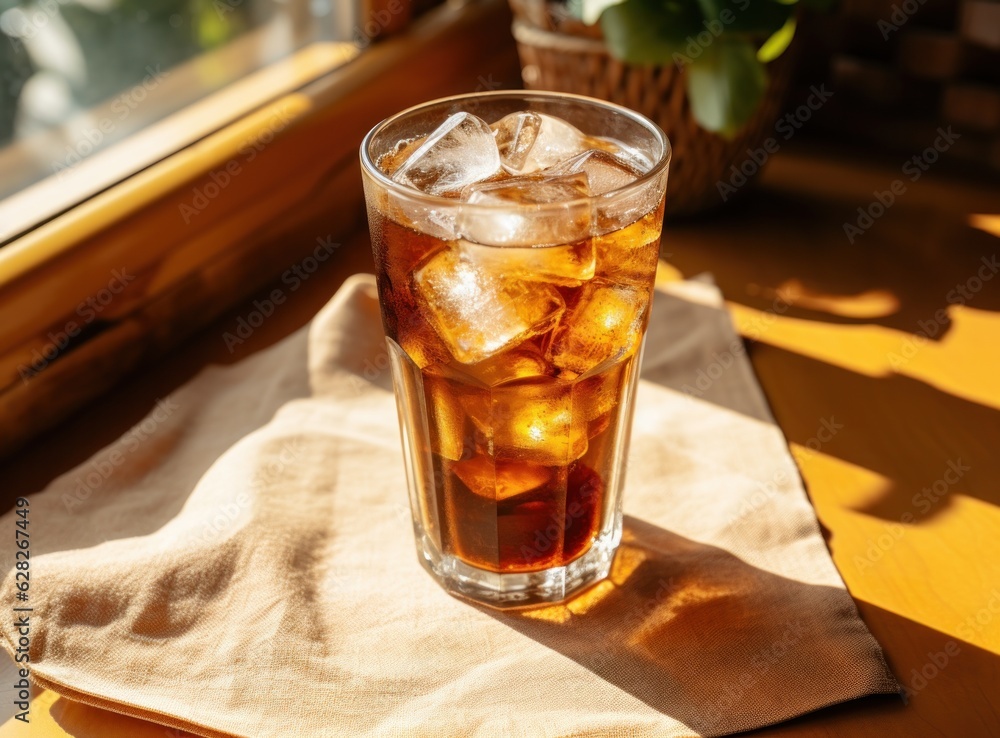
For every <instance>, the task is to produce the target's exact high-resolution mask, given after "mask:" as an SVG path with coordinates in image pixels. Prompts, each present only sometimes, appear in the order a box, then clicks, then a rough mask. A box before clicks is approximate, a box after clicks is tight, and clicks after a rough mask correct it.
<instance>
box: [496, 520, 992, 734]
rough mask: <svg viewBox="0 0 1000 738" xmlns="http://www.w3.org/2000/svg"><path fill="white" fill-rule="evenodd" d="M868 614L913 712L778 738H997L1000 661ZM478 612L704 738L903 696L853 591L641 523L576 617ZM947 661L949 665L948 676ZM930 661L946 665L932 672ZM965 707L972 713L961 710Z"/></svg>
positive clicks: (885, 710) (577, 603)
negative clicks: (771, 569)
mask: <svg viewBox="0 0 1000 738" xmlns="http://www.w3.org/2000/svg"><path fill="white" fill-rule="evenodd" d="M984 597H985V598H986V599H988V597H989V595H988V594H984ZM984 601H985V600H984ZM861 607H862V613H863V615H864V618H865V621H867V623H868V625H869V626H870V628H871V631H872V632H873V633H874V635H875V636H876V637H877V638H878V639H879V641H880V643H881V644H883V646H884V647H885V648H886V650H887V653H888V656H889V662H890V664H891V666H892V668H893V670H894V671H895V673H896V674H897V675H899V677H900V680H901V681H902V683H903V684H905V685H906V686H907V687H908V688H910V689H911V690H912V691H913V694H912V695H911V698H912V699H913V705H911V706H910V707H909V708H907V707H904V704H903V702H902V701H901V700H900V699H899V698H898V697H896V696H895V695H892V696H888V697H887V696H881V697H868V698H865V699H863V700H860V701H859V702H858V703H857V705H855V703H853V702H852V703H851V704H849V705H843V706H841V707H839V708H830V709H825V710H823V711H822V712H821V713H819V714H818V715H817V716H816V717H814V718H808V719H805V718H804V719H802V720H800V721H797V722H796V723H793V724H792V725H790V726H788V729H787V730H782V731H778V732H780V733H781V734H783V735H795V734H803V735H804V734H809V735H815V729H816V726H817V723H818V722H820V721H828V720H836V721H837V725H838V727H839V726H841V725H843V726H855V727H856V728H857V730H856V732H849V733H847V734H861V733H865V734H878V731H877V730H871V728H872V727H873V726H877V725H884V726H886V729H889V730H890V732H891V733H892V734H896V735H901V734H904V733H906V726H910V727H911V728H912V731H913V732H909V733H907V734H910V735H918V734H923V733H922V732H921V731H924V730H927V727H928V724H931V725H934V724H936V725H937V727H938V728H939V729H940V730H941V731H944V732H947V731H949V730H950V731H952V732H950V733H949V734H951V735H987V734H989V732H988V730H986V728H987V726H988V723H989V720H990V716H991V715H993V717H994V718H995V717H996V716H995V714H994V713H993V712H992V707H991V705H990V701H989V698H988V697H987V695H986V694H985V693H983V692H982V691H979V693H978V694H977V693H976V690H975V687H974V685H976V684H977V683H978V684H984V685H985V684H989V683H995V680H996V678H997V676H998V673H1000V658H998V657H997V656H996V655H994V654H991V653H990V652H988V651H985V650H983V649H980V648H978V647H976V646H973V645H971V644H969V643H967V642H964V641H962V640H959V639H955V638H951V637H949V636H947V635H945V634H942V633H940V632H938V631H936V630H934V629H932V628H928V627H926V626H923V625H921V624H919V623H916V622H913V621H911V620H908V619H906V618H903V617H900V616H899V615H896V614H894V613H890V612H888V611H886V610H883V609H881V608H878V607H875V606H872V605H867V604H865V603H861ZM481 609H482V610H483V611H484V612H487V613H488V614H489V615H491V616H492V617H494V618H496V619H497V620H499V621H501V622H503V623H505V624H507V625H508V626H510V627H511V628H513V629H515V630H517V631H518V632H520V633H522V634H524V635H526V636H528V637H529V638H531V639H533V640H535V641H537V642H538V643H541V644H542V645H544V646H546V647H548V648H551V649H552V650H553V651H556V652H558V653H560V654H562V655H563V656H565V657H567V658H570V659H572V660H573V661H575V662H577V663H578V664H580V665H581V666H583V667H585V668H587V669H589V670H590V671H592V672H593V673H594V674H596V675H598V676H599V677H601V678H602V679H603V680H605V681H606V682H608V683H610V684H612V685H614V686H616V687H618V688H619V689H621V690H622V691H624V692H627V693H628V694H629V695H631V696H633V697H635V698H636V699H639V700H641V701H643V702H645V703H646V704H647V705H649V706H650V707H652V708H654V709H655V710H657V711H658V712H661V713H663V714H665V715H668V716H670V717H672V718H674V719H675V720H678V721H680V722H681V723H684V724H685V725H687V726H688V727H690V728H692V729H693V730H696V731H698V732H699V733H701V734H704V735H719V734H726V733H729V732H736V731H740V730H748V729H751V728H753V727H754V726H759V725H767V724H771V723H776V722H780V721H783V720H788V719H790V718H793V717H795V716H797V715H802V714H804V713H809V712H812V711H814V710H817V709H820V708H827V707H828V706H830V705H833V704H836V703H840V702H844V701H847V700H852V699H854V698H856V697H859V696H862V695H873V694H878V693H889V692H892V691H893V684H892V682H891V680H890V677H889V675H888V673H887V672H885V671H884V670H883V667H882V665H881V663H880V661H879V656H878V653H877V652H876V651H875V650H873V649H874V647H875V645H874V643H873V642H872V641H871V640H870V639H869V638H868V636H867V634H866V633H865V632H864V625H863V624H862V622H861V620H860V619H858V618H857V616H856V615H855V607H854V605H853V603H852V600H851V598H850V596H849V595H848V593H847V592H846V591H845V590H843V589H840V588H835V587H826V586H816V585H808V584H803V583H801V582H797V581H793V580H790V579H786V578H784V577H780V576H776V575H774V574H771V573H768V572H765V571H762V570H761V569H758V568H756V567H754V566H751V565H749V564H747V563H745V562H743V561H742V560H740V559H739V558H737V557H735V556H733V555H732V554H730V553H728V552H726V551H723V550H722V549H719V548H716V547H713V546H708V545H704V544H701V543H696V542H694V541H691V540H688V539H686V538H683V537H681V536H678V535H675V534H673V533H670V532H668V531H665V530H662V529H660V528H657V527H656V526H653V525H650V524H648V523H644V522H643V521H641V520H637V519H635V518H630V517H626V519H625V535H624V539H623V543H622V546H621V549H620V551H619V554H618V556H617V558H616V560H615V564H614V568H613V571H612V575H611V577H610V578H609V580H606V581H605V582H602V583H599V584H597V585H595V586H594V587H592V588H590V589H589V590H587V591H586V592H584V593H582V594H581V595H579V596H578V597H576V598H575V599H574V600H572V601H570V602H569V603H567V604H566V605H554V606H550V607H545V608H541V609H535V610H525V611H515V612H506V613H504V612H498V611H495V610H491V609H488V608H481ZM969 615H970V616H972V615H974V614H973V613H969ZM940 653H945V654H952V655H950V656H946V657H945V662H946V663H944V665H940V664H941V660H940V659H941V656H940V655H939V654H940ZM931 659H937V660H938V661H937V663H938V666H936V667H935V666H932V667H927V666H926V665H927V663H931V661H930V660H931ZM952 664H956V665H958V666H953V665H952ZM914 669H915V670H916V672H914V671H913V670H914ZM921 671H923V674H929V675H931V676H929V677H928V676H922V675H921V673H920V672H921ZM958 695H961V699H962V701H963V705H964V707H963V710H962V711H961V712H962V714H956V713H955V711H954V710H952V706H953V705H954V704H955V703H956V702H955V701H956V700H957V699H958ZM855 710H857V714H854V711H855ZM825 727H827V728H828V727H829V726H825ZM845 729H846V728H845ZM866 729H867V730H870V731H871V732H870V733H869V732H866ZM956 729H957V732H955V731H956ZM796 731H798V732H796ZM984 731H985V732H984ZM825 734H827V733H824V735H825Z"/></svg>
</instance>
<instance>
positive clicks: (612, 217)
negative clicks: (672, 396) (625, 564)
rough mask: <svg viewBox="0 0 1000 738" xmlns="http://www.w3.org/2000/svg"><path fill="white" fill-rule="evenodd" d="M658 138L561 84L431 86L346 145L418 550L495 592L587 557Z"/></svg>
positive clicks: (547, 593)
mask: <svg viewBox="0 0 1000 738" xmlns="http://www.w3.org/2000/svg"><path fill="white" fill-rule="evenodd" d="M669 160H670V144H669V142H668V141H667V139H666V137H665V136H664V134H663V132H662V131H661V130H660V129H659V128H658V127H657V126H656V125H655V124H654V123H652V122H650V121H649V120H647V119H646V118H644V117H642V116H641V115H639V114H637V113H634V112H632V111H630V110H627V109H625V108H622V107H619V106H616V105H612V104H610V103H606V102H601V101H598V100H592V99H589V98H585V97H579V96H574V95H564V94H556V93H544V92H498V93H483V94H475V95H465V96H459V97H452V98H447V99H443V100H437V101H434V102H430V103H427V104H424V105H420V106H419V107H416V108H411V109H409V110H405V111H403V112H401V113H399V114H397V115H395V116H393V117H392V118H389V119H388V120H385V121H383V122H382V123H380V124H379V125H377V126H376V127H375V128H374V129H373V130H372V131H371V132H370V133H369V134H368V136H367V137H366V138H365V140H364V143H363V144H362V146H361V161H362V170H363V172H364V186H365V197H366V200H367V205H368V220H369V225H370V228H371V238H372V246H373V249H374V253H375V262H376V266H377V271H378V291H379V299H380V302H381V307H382V318H383V323H384V326H385V333H386V337H387V338H386V341H387V343H388V351H389V356H390V363H391V366H392V375H393V383H394V386H395V392H396V401H397V406H398V409H399V422H400V427H401V432H402V438H403V453H404V457H405V466H406V472H407V479H408V485H409V492H410V503H411V507H412V512H413V523H414V532H415V534H416V541H417V550H418V555H419V559H420V562H421V563H422V564H423V566H424V567H425V568H426V569H427V570H428V571H429V572H430V573H431V575H432V576H434V577H435V579H437V580H438V582H439V583H440V584H441V585H442V586H443V587H444V588H445V589H447V590H448V591H449V592H452V593H453V594H458V595H461V596H464V597H467V598H470V599H472V600H475V601H478V602H482V603H485V604H489V605H492V606H494V607H517V606H524V605H535V604H540V603H547V602H557V601H560V600H562V599H564V598H566V597H567V596H569V595H570V594H572V593H573V592H574V591H576V590H579V589H580V588H582V587H585V586H587V585H589V584H591V583H593V582H595V581H597V580H598V579H601V578H603V577H605V576H606V575H607V573H608V571H609V569H610V566H611V560H612V557H613V555H614V552H615V549H616V547H617V546H618V542H619V539H620V537H621V521H622V513H621V497H622V494H621V493H622V484H623V481H624V476H625V457H626V453H627V451H628V442H629V428H630V424H631V418H632V405H633V398H634V396H635V388H636V383H637V380H638V376H639V361H640V356H641V354H642V347H643V336H644V333H645V329H646V322H647V320H648V317H649V307H650V300H651V299H652V293H653V282H654V276H655V273H656V265H657V260H658V253H659V241H660V226H661V222H662V219H663V201H664V194H665V191H666V184H667V167H668V164H669Z"/></svg>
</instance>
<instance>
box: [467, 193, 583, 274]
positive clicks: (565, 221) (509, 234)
mask: <svg viewBox="0 0 1000 738" xmlns="http://www.w3.org/2000/svg"><path fill="white" fill-rule="evenodd" d="M463 195H464V197H465V198H466V201H465V202H464V203H463V204H462V205H461V206H460V210H459V214H458V220H457V230H458V232H459V234H460V235H461V236H462V237H463V238H465V239H467V240H469V241H472V242H473V243H476V244H481V245H488V246H524V247H531V246H552V245H556V244H571V243H574V242H577V241H582V240H585V239H588V238H590V234H591V227H590V223H591V206H590V203H589V202H588V200H587V197H588V195H589V190H588V188H587V176H586V175H585V174H582V173H574V174H568V175H555V176H548V175H544V174H530V175H526V176H523V177H512V178H510V179H507V180H503V181H500V182H486V183H482V184H475V185H472V186H471V187H468V188H466V190H465V192H464V193H463ZM498 258H499V257H498ZM504 258H506V257H504Z"/></svg>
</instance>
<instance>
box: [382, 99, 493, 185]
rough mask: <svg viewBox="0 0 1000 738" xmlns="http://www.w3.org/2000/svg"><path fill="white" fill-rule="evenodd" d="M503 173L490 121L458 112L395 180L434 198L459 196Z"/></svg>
mask: <svg viewBox="0 0 1000 738" xmlns="http://www.w3.org/2000/svg"><path fill="white" fill-rule="evenodd" d="M501 171H502V170H501V168H500V152H499V151H498V150H497V144H496V140H495V138H494V136H493V131H492V130H490V127H489V125H487V123H486V121H484V120H482V119H480V118H477V117H476V116H474V115H470V114H469V113H455V114H454V115H451V116H449V117H448V119H447V120H446V121H445V122H444V123H442V124H441V125H440V126H438V128H437V129H436V130H435V131H434V132H433V133H431V134H430V135H429V136H428V137H427V139H426V140H425V141H424V142H423V143H422V144H421V145H420V146H419V147H418V148H417V149H416V150H415V151H414V152H413V153H412V154H410V156H409V158H407V160H406V161H405V162H403V164H402V165H401V166H400V167H399V168H398V169H397V170H396V171H395V173H394V174H393V175H392V180H393V181H394V182H398V183H399V184H403V185H407V186H409V187H413V188H415V189H418V190H420V191H422V192H426V193H427V194H430V195H441V196H446V197H457V196H458V193H459V192H461V190H462V188H463V187H466V186H468V185H470V184H472V183H473V182H482V181H483V180H486V179H489V178H491V177H494V176H497V175H498V174H499V173H500V172H501Z"/></svg>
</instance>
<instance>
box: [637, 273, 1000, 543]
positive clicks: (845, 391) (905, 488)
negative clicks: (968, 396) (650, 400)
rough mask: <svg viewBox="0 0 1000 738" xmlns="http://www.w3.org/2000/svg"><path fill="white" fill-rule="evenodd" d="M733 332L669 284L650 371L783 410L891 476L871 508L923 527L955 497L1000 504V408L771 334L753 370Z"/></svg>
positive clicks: (753, 413) (718, 312) (701, 392)
mask: <svg viewBox="0 0 1000 738" xmlns="http://www.w3.org/2000/svg"><path fill="white" fill-rule="evenodd" d="M733 336H734V334H733V329H732V324H731V322H730V319H729V315H728V313H727V312H726V311H725V310H724V309H722V308H719V307H715V306H712V305H709V304H702V303H698V302H692V301H691V300H688V299H682V298H681V297H678V296H675V295H673V294H670V293H668V292H664V291H662V290H659V291H657V293H656V297H655V299H654V301H653V313H652V317H651V318H650V323H649V331H648V335H647V340H646V352H645V355H644V357H643V366H642V377H643V379H645V380H647V381H651V382H655V383H657V384H660V385H661V386H664V387H668V388H670V389H673V390H676V391H678V392H685V393H687V394H691V395H692V396H694V397H697V398H699V399H700V400H704V401H707V402H711V403H713V404H716V405H719V406H721V407H725V408H728V409H730V410H733V411H736V412H739V413H742V414H744V415H747V416H749V417H752V418H755V419H757V420H759V421H761V422H764V423H769V424H774V422H775V420H774V418H775V417H776V418H777V421H778V424H779V425H780V427H781V430H782V431H783V432H784V434H785V437H786V438H787V439H788V440H789V441H791V442H794V443H798V444H800V445H802V446H806V447H808V448H816V445H817V443H819V444H820V445H819V449H818V450H820V451H821V452H822V453H823V454H826V455H828V456H833V457H835V458H838V459H842V460H844V461H847V462H850V463H851V464H855V465H857V466H860V467H863V468H865V469H869V470H871V471H873V472H876V473H878V474H881V475H882V476H884V477H886V478H888V480H889V482H888V485H887V487H886V490H885V491H884V493H883V494H882V496H881V497H879V498H878V499H877V500H875V501H874V502H872V503H870V504H868V505H866V506H865V507H863V508H861V509H860V511H861V512H864V513H866V514H869V515H873V516H875V517H879V518H882V519H884V520H891V521H894V522H898V521H900V520H901V518H903V516H905V515H910V516H912V520H911V521H910V522H914V523H919V522H920V521H921V520H930V519H932V518H933V517H934V516H935V515H938V514H939V513H941V512H943V511H944V510H946V509H947V508H948V505H949V504H950V496H951V495H952V494H954V493H960V494H965V495H969V496H973V497H977V498H979V499H981V500H983V501H984V502H988V503H990V504H993V505H998V506H1000V487H998V486H997V485H996V484H995V480H997V479H998V478H1000V455H998V454H997V453H996V448H997V447H1000V411H998V410H995V409H993V408H989V407H986V406H984V405H981V404H979V403H976V402H972V401H970V400H965V399H962V398H960V397H956V396H955V395H953V394H950V393H948V392H945V391H943V390H940V389H938V388H936V387H933V386H932V385H930V384H927V383H926V382H922V381H920V380H917V379H913V378H911V377H908V376H905V375H902V374H890V375H888V376H884V377H872V376H868V375H864V374H860V373H858V372H855V371H851V370H849V369H844V368H842V367H839V366H835V365H833V364H829V363H827V362H824V361H819V360H817V359H813V358H811V357H808V356H804V355H802V354H798V353H795V352H794V351H788V350H786V349H783V348H778V347H776V346H772V345H770V344H767V343H764V342H757V343H754V344H751V345H750V347H749V348H748V349H747V356H749V358H750V359H752V362H753V364H752V367H751V365H750V362H749V361H748V359H747V357H745V356H741V355H739V354H740V353H741V351H740V350H736V351H734V350H733V343H732V341H733V340H734V338H733ZM739 346H740V347H742V346H743V344H742V343H740V344H739ZM758 379H759V382H758ZM761 384H763V386H765V387H769V388H772V390H771V392H770V394H769V395H767V396H765V393H764V392H763V391H762V389H761ZM772 412H773V417H772ZM824 421H828V425H829V426H830V427H833V428H834V429H835V432H833V433H832V435H831V434H830V433H829V432H824V431H823V429H824V427H825V426H824ZM828 430H829V429H828ZM927 449H940V453H931V454H929V453H927ZM904 522H905V521H904Z"/></svg>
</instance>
